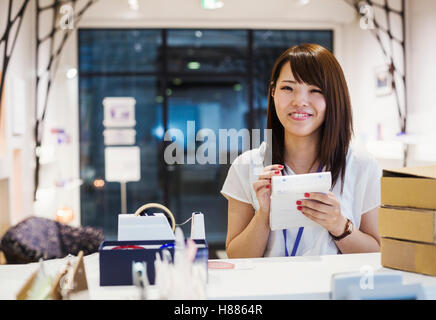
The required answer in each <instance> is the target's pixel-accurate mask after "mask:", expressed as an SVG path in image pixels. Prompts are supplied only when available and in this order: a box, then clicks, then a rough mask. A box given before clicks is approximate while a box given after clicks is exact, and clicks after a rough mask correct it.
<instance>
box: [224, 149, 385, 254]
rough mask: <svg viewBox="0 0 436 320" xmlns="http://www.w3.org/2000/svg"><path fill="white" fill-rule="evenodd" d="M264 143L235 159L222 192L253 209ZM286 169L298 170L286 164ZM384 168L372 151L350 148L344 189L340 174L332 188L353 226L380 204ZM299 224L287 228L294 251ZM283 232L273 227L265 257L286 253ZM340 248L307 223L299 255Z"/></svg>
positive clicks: (288, 244) (329, 251)
mask: <svg viewBox="0 0 436 320" xmlns="http://www.w3.org/2000/svg"><path fill="white" fill-rule="evenodd" d="M264 150H265V143H262V145H261V146H260V147H259V148H256V149H252V150H249V151H246V152H244V153H242V154H241V155H240V156H238V157H237V158H236V159H235V160H234V161H233V163H232V166H231V167H230V169H229V172H228V174H227V178H226V181H225V182H224V185H223V187H222V190H221V193H222V194H223V195H224V196H225V197H226V198H227V197H231V198H233V199H236V200H239V201H242V202H245V203H249V204H251V205H252V206H253V209H254V210H255V211H257V210H258V209H259V203H258V201H257V197H256V193H255V192H254V189H253V183H254V182H255V181H256V180H257V179H258V176H259V174H260V173H261V172H262V171H263V165H262V163H263V153H264ZM286 169H287V170H286V171H287V172H288V173H291V174H295V173H294V172H293V171H292V170H291V168H290V167H289V166H287V165H286ZM381 175H382V171H381V168H380V166H379V165H378V162H377V160H376V159H375V158H374V156H372V155H371V154H370V153H368V152H366V151H361V150H355V149H353V148H352V147H351V146H350V148H348V153H347V157H346V167H345V181H344V189H343V193H342V194H341V193H340V191H341V175H339V178H338V180H337V182H336V185H335V186H334V188H333V190H331V191H332V192H333V193H334V194H335V195H336V197H337V199H338V200H339V202H340V204H341V213H342V215H343V216H344V217H346V218H348V219H350V220H351V221H352V222H353V224H354V227H355V228H357V229H359V228H360V220H361V216H362V214H363V213H366V212H368V211H370V210H372V209H374V208H376V207H378V206H380V178H381ZM298 229H299V228H290V229H287V236H286V240H287V243H286V247H287V249H288V252H289V253H291V252H292V249H293V247H294V243H295V240H296V237H297V233H298ZM284 239H285V238H284V235H283V231H282V230H276V231H270V235H269V238H268V243H267V247H266V250H265V254H264V256H265V257H278V256H285V244H284ZM338 253H339V251H338V248H337V246H336V244H335V242H334V241H333V239H332V237H331V236H330V234H329V233H328V231H327V230H326V229H324V228H323V227H322V226H321V225H318V226H314V227H305V228H304V231H303V234H302V237H301V240H300V244H299V246H298V250H297V252H296V255H297V256H305V255H312V256H313V255H326V254H338Z"/></svg>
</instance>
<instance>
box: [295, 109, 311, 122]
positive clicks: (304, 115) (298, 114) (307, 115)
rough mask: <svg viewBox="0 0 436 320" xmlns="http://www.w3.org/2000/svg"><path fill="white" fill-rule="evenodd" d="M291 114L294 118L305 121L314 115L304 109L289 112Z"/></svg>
mask: <svg viewBox="0 0 436 320" xmlns="http://www.w3.org/2000/svg"><path fill="white" fill-rule="evenodd" d="M289 115H290V116H291V118H292V119H293V120H296V121H304V120H307V119H309V118H310V117H312V116H313V115H312V114H310V113H307V112H302V111H298V112H292V113H290V114H289Z"/></svg>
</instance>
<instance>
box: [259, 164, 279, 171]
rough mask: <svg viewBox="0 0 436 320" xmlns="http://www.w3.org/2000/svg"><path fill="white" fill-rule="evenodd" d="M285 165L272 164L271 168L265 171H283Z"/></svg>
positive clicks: (268, 167) (266, 168)
mask: <svg viewBox="0 0 436 320" xmlns="http://www.w3.org/2000/svg"><path fill="white" fill-rule="evenodd" d="M283 168H284V167H283V165H281V164H272V165H270V166H266V167H265V168H264V171H273V170H283Z"/></svg>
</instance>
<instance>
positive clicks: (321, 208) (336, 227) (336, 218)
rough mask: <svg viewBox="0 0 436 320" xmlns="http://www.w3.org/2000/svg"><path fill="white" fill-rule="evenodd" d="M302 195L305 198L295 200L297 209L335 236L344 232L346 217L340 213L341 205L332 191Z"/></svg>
mask: <svg viewBox="0 0 436 320" xmlns="http://www.w3.org/2000/svg"><path fill="white" fill-rule="evenodd" d="M304 196H305V199H302V200H299V201H297V209H298V210H300V211H301V212H302V213H303V214H304V215H305V216H306V217H308V218H309V219H311V220H313V221H315V222H316V223H318V224H320V225H321V226H323V227H324V228H325V229H326V230H327V231H329V232H330V233H331V234H333V235H335V236H339V235H341V234H342V233H343V232H344V230H345V225H346V223H347V219H346V218H345V217H344V216H343V215H342V213H341V205H340V203H339V200H338V199H337V198H336V196H335V194H334V193H333V192H331V191H329V192H328V193H320V192H308V193H305V195H304Z"/></svg>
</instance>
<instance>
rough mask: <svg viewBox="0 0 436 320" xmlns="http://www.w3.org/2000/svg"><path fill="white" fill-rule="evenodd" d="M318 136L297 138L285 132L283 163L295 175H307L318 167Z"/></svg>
mask: <svg viewBox="0 0 436 320" xmlns="http://www.w3.org/2000/svg"><path fill="white" fill-rule="evenodd" d="M319 139H320V138H319V134H318V133H314V134H312V135H310V136H306V137H298V136H295V135H292V134H289V133H287V132H285V154H284V157H285V158H284V161H285V163H286V164H287V165H289V166H290V167H291V169H292V170H293V171H294V172H295V173H296V174H300V173H309V172H312V171H314V170H316V168H317V167H318V165H319V162H318V159H317V156H318V151H319Z"/></svg>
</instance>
